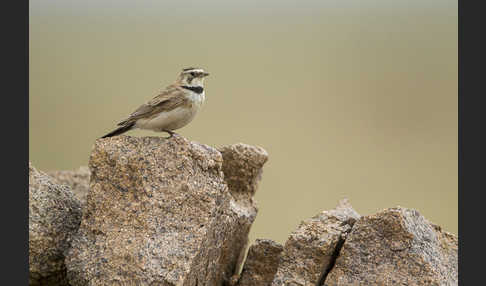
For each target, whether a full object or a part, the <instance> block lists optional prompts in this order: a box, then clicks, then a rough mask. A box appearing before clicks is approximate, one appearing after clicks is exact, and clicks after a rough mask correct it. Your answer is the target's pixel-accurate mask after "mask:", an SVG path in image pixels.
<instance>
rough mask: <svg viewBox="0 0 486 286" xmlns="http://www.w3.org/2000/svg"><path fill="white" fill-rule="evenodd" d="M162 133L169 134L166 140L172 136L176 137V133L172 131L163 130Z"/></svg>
mask: <svg viewBox="0 0 486 286" xmlns="http://www.w3.org/2000/svg"><path fill="white" fill-rule="evenodd" d="M163 131H164V132H167V133H169V135H170V136H169V137H167V139H169V138H172V136H174V135H178V134H177V133H175V132H174V131H170V130H163Z"/></svg>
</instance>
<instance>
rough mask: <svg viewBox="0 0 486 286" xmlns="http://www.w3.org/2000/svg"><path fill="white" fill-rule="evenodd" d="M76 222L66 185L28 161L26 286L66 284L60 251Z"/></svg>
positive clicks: (75, 205)
mask: <svg viewBox="0 0 486 286" xmlns="http://www.w3.org/2000/svg"><path fill="white" fill-rule="evenodd" d="M80 221H81V207H80V203H79V201H78V200H77V199H76V198H75V197H74V195H73V193H72V192H71V190H70V188H69V187H68V186H62V185H58V184H56V183H55V182H54V180H53V179H52V178H50V177H49V176H48V175H46V174H45V173H43V172H41V171H38V170H36V169H35V168H34V167H33V166H32V164H31V163H30V162H29V285H68V281H67V279H66V266H65V264H64V251H65V250H66V249H67V248H68V247H69V240H70V237H71V235H72V234H73V233H74V232H76V230H77V229H78V227H79V223H80Z"/></svg>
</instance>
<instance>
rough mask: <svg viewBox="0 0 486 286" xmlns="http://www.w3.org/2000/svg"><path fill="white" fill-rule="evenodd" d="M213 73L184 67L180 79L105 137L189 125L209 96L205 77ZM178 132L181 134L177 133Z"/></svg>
mask: <svg viewBox="0 0 486 286" xmlns="http://www.w3.org/2000/svg"><path fill="white" fill-rule="evenodd" d="M208 75H209V73H208V72H206V71H204V69H202V68H195V67H189V68H184V69H182V71H181V72H180V73H179V76H178V77H177V79H176V81H175V82H174V83H173V84H171V85H169V86H167V87H166V88H165V89H164V90H163V91H162V92H160V93H159V94H158V95H156V96H155V97H154V98H152V99H151V100H149V101H147V102H146V103H144V104H142V105H140V107H138V108H137V109H136V110H135V111H134V112H132V113H131V114H130V115H129V116H128V118H126V119H125V120H122V121H120V122H119V123H118V126H119V127H118V128H116V129H115V130H113V131H111V132H110V133H108V134H106V135H104V136H103V137H101V138H107V137H112V136H116V135H120V134H123V133H125V132H127V131H129V130H132V129H136V128H138V129H145V130H152V131H155V132H166V133H168V134H169V135H170V136H169V138H170V137H172V136H173V135H174V134H176V133H175V132H174V130H177V129H179V128H182V127H184V126H186V125H187V124H188V123H189V122H191V121H192V119H194V117H195V115H196V114H197V112H198V111H199V110H200V109H201V106H202V104H203V103H204V100H205V98H206V96H205V92H204V79H205V77H207V76H208ZM176 135H177V134H176Z"/></svg>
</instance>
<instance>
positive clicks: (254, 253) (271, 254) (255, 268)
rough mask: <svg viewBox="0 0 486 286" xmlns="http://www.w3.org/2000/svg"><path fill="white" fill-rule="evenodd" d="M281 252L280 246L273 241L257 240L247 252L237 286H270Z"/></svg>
mask: <svg viewBox="0 0 486 286" xmlns="http://www.w3.org/2000/svg"><path fill="white" fill-rule="evenodd" d="M282 250H283V247H282V245H280V244H278V243H276V242H275V241H273V240H270V239H257V240H256V241H255V243H254V244H253V245H252V246H251V247H250V249H249V250H248V255H247V257H246V261H245V265H244V266H243V270H242V271H241V275H240V278H239V280H238V284H237V285H238V286H253V285H270V283H272V280H273V277H274V276H275V273H276V272H277V268H278V263H279V260H280V254H281V253H282ZM235 284H236V283H235Z"/></svg>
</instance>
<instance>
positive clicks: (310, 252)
mask: <svg viewBox="0 0 486 286" xmlns="http://www.w3.org/2000/svg"><path fill="white" fill-rule="evenodd" d="M358 218H359V214H358V213H357V212H356V211H355V210H353V208H352V207H351V205H350V204H349V203H348V201H347V200H342V201H340V202H339V205H338V206H337V207H336V208H335V209H332V210H330V211H323V212H322V213H320V214H318V215H316V216H314V217H312V218H311V219H308V220H305V221H303V222H302V223H301V224H300V225H299V227H298V228H297V230H296V231H294V232H293V233H292V234H291V235H290V237H289V239H288V240H287V242H286V243H285V246H284V250H283V253H282V255H281V257H280V262H279V266H278V270H277V273H276V275H275V278H274V279H273V282H272V284H271V285H273V286H279V285H321V284H322V281H323V280H324V279H325V276H326V275H327V272H328V271H329V270H330V268H331V267H332V264H333V263H334V259H335V257H336V255H337V253H338V252H339V249H340V247H341V245H342V244H343V243H344V240H345V238H346V235H347V234H348V233H349V232H350V231H351V228H352V226H353V224H354V222H355V221H356V220H357V219H358Z"/></svg>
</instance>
